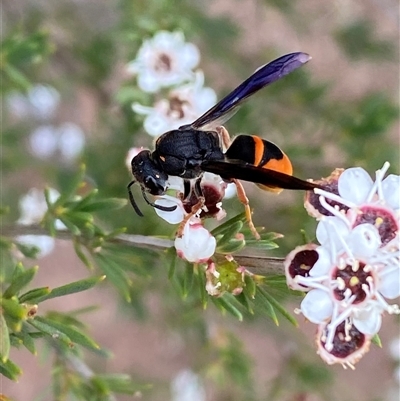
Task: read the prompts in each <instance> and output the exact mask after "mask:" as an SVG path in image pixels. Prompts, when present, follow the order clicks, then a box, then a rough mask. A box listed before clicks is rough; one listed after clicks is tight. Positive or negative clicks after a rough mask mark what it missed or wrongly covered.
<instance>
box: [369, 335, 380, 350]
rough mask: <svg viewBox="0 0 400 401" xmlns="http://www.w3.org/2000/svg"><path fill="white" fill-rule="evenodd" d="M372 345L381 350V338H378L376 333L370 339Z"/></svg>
mask: <svg viewBox="0 0 400 401" xmlns="http://www.w3.org/2000/svg"><path fill="white" fill-rule="evenodd" d="M371 342H372V344H375V345H377V346H378V347H379V348H382V341H381V338H380V337H379V334H378V333H376V334H375V335H374V336H373V337H372V338H371Z"/></svg>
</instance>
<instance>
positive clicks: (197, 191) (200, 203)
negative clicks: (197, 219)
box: [177, 178, 205, 238]
mask: <svg viewBox="0 0 400 401" xmlns="http://www.w3.org/2000/svg"><path fill="white" fill-rule="evenodd" d="M186 183H189V184H190V181H186V180H185V181H184V184H186ZM200 183H201V178H200V179H198V180H196V182H195V183H194V187H193V188H191V187H190V191H189V192H188V187H187V186H186V185H185V195H186V194H187V196H189V195H190V194H191V191H192V190H193V191H194V193H195V195H196V197H197V199H198V202H197V203H196V204H195V205H193V206H192V210H191V211H190V213H188V214H187V215H186V216H185V217H184V219H183V220H182V222H181V223H180V224H179V227H178V232H177V236H178V237H179V238H180V237H182V235H183V229H184V228H185V225H186V223H187V222H188V221H189V220H190V218H191V217H193V216H194V215H196V214H197V213H198V212H199V210H200V209H201V208H202V207H203V206H204V203H205V199H204V195H203V191H202V190H201V185H200ZM187 192H188V193H187ZM185 195H184V196H185ZM184 199H185V198H184Z"/></svg>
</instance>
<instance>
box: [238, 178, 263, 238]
mask: <svg viewBox="0 0 400 401" xmlns="http://www.w3.org/2000/svg"><path fill="white" fill-rule="evenodd" d="M232 181H233V183H234V184H235V185H236V191H237V196H238V198H239V200H240V202H241V203H242V204H243V205H244V211H245V212H246V219H247V223H248V225H249V227H250V231H251V233H252V234H253V235H254V237H255V238H256V239H260V234H259V233H258V232H257V230H256V228H255V227H254V223H253V219H252V218H251V210H250V204H249V199H248V198H247V196H246V192H245V190H244V188H243V185H242V183H241V182H240V181H239V180H237V179H235V178H234V179H233V180H232Z"/></svg>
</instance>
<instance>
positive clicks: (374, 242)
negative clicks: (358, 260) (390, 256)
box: [346, 223, 382, 258]
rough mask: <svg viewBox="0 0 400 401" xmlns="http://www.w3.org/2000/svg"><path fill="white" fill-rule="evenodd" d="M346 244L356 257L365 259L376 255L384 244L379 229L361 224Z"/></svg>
mask: <svg viewBox="0 0 400 401" xmlns="http://www.w3.org/2000/svg"><path fill="white" fill-rule="evenodd" d="M346 242H347V244H348V245H349V247H350V249H351V250H352V251H353V254H354V256H355V257H364V258H368V257H370V256H372V255H373V254H374V253H376V251H377V250H378V248H379V247H380V246H381V244H382V241H381V237H380V235H379V231H378V229H377V228H376V227H375V226H373V225H372V224H368V223H365V224H360V225H358V226H356V227H355V228H353V230H352V231H351V232H350V235H349V237H348V239H347V241H346Z"/></svg>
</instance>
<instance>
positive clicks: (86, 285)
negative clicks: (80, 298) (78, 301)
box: [36, 276, 106, 302]
mask: <svg viewBox="0 0 400 401" xmlns="http://www.w3.org/2000/svg"><path fill="white" fill-rule="evenodd" d="M105 278H106V276H99V277H89V278H86V279H83V280H79V281H75V282H73V283H69V284H66V285H63V286H61V287H57V288H53V289H52V290H51V291H50V292H49V293H48V294H46V295H44V296H42V297H41V298H39V299H37V301H36V302H43V301H46V300H47V299H51V298H56V297H62V296H65V295H70V294H75V293H77V292H81V291H86V290H88V289H90V288H92V287H94V286H95V285H96V284H98V283H100V282H101V281H103V280H104V279H105Z"/></svg>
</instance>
